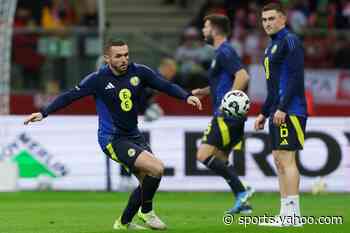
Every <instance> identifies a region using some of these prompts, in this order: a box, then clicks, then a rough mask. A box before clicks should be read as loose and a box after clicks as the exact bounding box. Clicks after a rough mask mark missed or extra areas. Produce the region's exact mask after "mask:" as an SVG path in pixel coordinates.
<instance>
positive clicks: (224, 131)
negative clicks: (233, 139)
mask: <svg viewBox="0 0 350 233" xmlns="http://www.w3.org/2000/svg"><path fill="white" fill-rule="evenodd" d="M217 120H218V125H219V129H220V133H221V137H222V144H223V145H224V146H227V145H228V144H230V131H229V129H228V127H227V125H226V123H225V121H224V118H222V117H218V118H217Z"/></svg>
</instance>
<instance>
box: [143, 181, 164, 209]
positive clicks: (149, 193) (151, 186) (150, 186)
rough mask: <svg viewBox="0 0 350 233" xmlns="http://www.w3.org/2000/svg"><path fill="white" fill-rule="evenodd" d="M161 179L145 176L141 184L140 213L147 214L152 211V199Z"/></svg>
mask: <svg viewBox="0 0 350 233" xmlns="http://www.w3.org/2000/svg"><path fill="white" fill-rule="evenodd" d="M160 181H161V177H153V176H149V175H146V176H145V178H144V179H143V182H142V206H141V207H142V208H141V211H142V213H148V212H150V211H151V210H152V209H153V206H152V205H153V197H154V195H155V193H156V191H157V189H158V187H159V184H160Z"/></svg>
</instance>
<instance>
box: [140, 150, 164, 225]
mask: <svg viewBox="0 0 350 233" xmlns="http://www.w3.org/2000/svg"><path fill="white" fill-rule="evenodd" d="M135 167H138V168H139V169H140V170H141V171H143V172H144V173H145V174H146V175H145V176H144V177H143V178H142V181H141V182H142V185H141V187H142V192H141V197H142V203H141V208H140V209H139V211H138V217H139V218H140V219H141V220H142V221H143V222H144V223H145V224H146V225H147V226H148V227H150V228H151V229H157V230H165V229H166V228H167V226H166V224H165V223H164V222H163V221H162V220H161V219H160V218H159V217H158V216H157V215H156V213H155V211H154V210H153V198H154V196H155V193H156V191H157V189H158V187H159V184H160V181H161V178H162V176H163V173H164V165H163V163H162V162H161V161H160V160H159V159H157V158H155V157H154V156H153V155H152V154H150V153H149V152H146V151H144V152H142V153H141V154H140V156H139V158H138V159H137V160H136V162H135Z"/></svg>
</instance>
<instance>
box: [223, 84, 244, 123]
mask: <svg viewBox="0 0 350 233" xmlns="http://www.w3.org/2000/svg"><path fill="white" fill-rule="evenodd" d="M249 107H250V100H249V97H248V96H247V95H246V94H245V93H244V92H243V91H239V90H234V91H229V92H227V93H226V94H225V96H224V98H222V101H221V110H222V112H223V113H224V114H225V115H226V116H229V117H244V116H245V115H246V114H247V113H248V111H249Z"/></svg>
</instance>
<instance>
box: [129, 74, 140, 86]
mask: <svg viewBox="0 0 350 233" xmlns="http://www.w3.org/2000/svg"><path fill="white" fill-rule="evenodd" d="M130 83H131V85H133V86H135V87H136V86H137V85H139V84H140V78H139V77H137V76H134V77H132V78H131V79H130Z"/></svg>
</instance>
